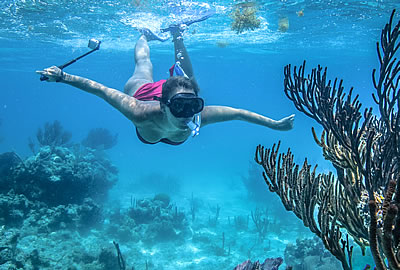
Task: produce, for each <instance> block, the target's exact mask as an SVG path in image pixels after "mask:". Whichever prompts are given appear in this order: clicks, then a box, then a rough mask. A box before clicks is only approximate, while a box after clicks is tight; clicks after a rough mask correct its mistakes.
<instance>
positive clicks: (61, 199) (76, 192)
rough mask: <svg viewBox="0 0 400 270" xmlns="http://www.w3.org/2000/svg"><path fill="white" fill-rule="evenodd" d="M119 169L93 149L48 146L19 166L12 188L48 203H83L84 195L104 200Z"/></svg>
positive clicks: (13, 177) (13, 173) (31, 198)
mask: <svg viewBox="0 0 400 270" xmlns="http://www.w3.org/2000/svg"><path fill="white" fill-rule="evenodd" d="M117 173H118V170H117V168H116V167H115V166H113V165H112V164H111V163H110V161H109V160H107V159H105V158H100V157H98V156H96V155H95V153H94V150H91V149H86V150H85V152H84V153H81V152H74V151H73V150H71V149H70V148H66V147H59V146H55V147H50V146H45V147H42V148H40V149H39V151H38V153H37V154H36V155H34V156H31V157H29V158H28V159H27V160H25V161H24V162H23V163H20V164H19V165H17V166H16V167H15V168H14V169H13V171H12V175H11V176H10V177H9V178H10V179H9V181H8V182H9V183H12V186H11V188H12V189H14V191H15V192H16V193H18V194H24V195H25V196H26V197H27V198H28V199H30V200H38V201H42V202H45V203H46V204H48V205H52V206H54V205H60V204H70V203H78V204H80V203H82V202H83V201H84V199H85V198H92V199H93V200H94V201H96V202H100V201H104V200H105V198H106V196H107V192H108V190H109V189H110V188H111V187H112V186H113V185H114V184H115V183H116V181H117Z"/></svg>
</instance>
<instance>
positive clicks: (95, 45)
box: [88, 38, 101, 50]
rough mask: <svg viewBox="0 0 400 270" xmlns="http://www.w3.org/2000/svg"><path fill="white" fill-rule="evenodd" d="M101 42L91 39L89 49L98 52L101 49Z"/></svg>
mask: <svg viewBox="0 0 400 270" xmlns="http://www.w3.org/2000/svg"><path fill="white" fill-rule="evenodd" d="M100 43H101V41H99V40H97V39H94V38H91V39H89V44H88V47H89V48H90V49H92V50H98V49H99V48H100Z"/></svg>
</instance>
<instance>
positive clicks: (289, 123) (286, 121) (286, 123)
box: [276, 114, 294, 130]
mask: <svg viewBox="0 0 400 270" xmlns="http://www.w3.org/2000/svg"><path fill="white" fill-rule="evenodd" d="M293 121H294V114H292V115H289V116H288V117H285V118H282V119H281V120H278V121H276V122H277V124H276V129H277V130H290V129H292V128H293Z"/></svg>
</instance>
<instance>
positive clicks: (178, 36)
mask: <svg viewBox="0 0 400 270" xmlns="http://www.w3.org/2000/svg"><path fill="white" fill-rule="evenodd" d="M171 34H172V37H173V42H174V49H175V61H179V62H180V64H181V67H182V69H183V71H185V73H186V75H187V76H188V77H189V78H190V79H192V80H193V81H194V82H196V79H195V77H194V73H193V67H192V62H191V61H190V57H189V54H188V52H187V50H186V47H185V44H183V38H182V33H181V32H180V31H173V32H171Z"/></svg>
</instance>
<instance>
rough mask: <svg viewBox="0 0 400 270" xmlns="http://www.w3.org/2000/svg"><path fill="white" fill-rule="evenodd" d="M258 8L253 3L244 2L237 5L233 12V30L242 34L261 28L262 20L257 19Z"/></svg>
mask: <svg viewBox="0 0 400 270" xmlns="http://www.w3.org/2000/svg"><path fill="white" fill-rule="evenodd" d="M256 13H257V6H256V4H255V3H253V2H243V3H239V4H236V5H235V7H234V10H233V12H232V15H231V17H232V20H233V21H232V26H231V28H232V30H233V31H236V33H237V34H240V33H242V32H244V31H247V30H255V29H257V28H259V27H260V26H261V21H260V19H258V18H257V15H256Z"/></svg>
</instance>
